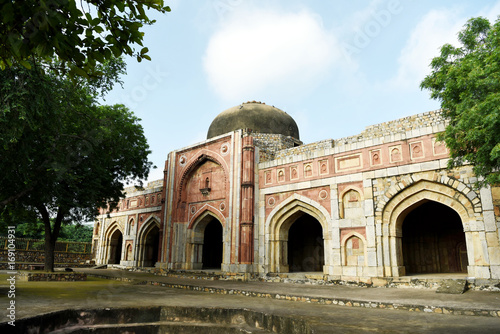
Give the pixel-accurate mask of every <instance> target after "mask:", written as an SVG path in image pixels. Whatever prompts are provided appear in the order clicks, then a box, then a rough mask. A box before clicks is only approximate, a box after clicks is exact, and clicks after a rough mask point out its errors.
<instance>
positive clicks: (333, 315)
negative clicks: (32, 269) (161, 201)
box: [0, 269, 500, 333]
mask: <svg viewBox="0 0 500 334" xmlns="http://www.w3.org/2000/svg"><path fill="white" fill-rule="evenodd" d="M84 271H85V272H87V274H88V275H89V278H88V280H87V281H86V282H17V283H16V284H17V285H16V312H17V313H16V316H17V320H19V319H21V318H25V317H31V316H34V315H39V314H44V313H49V312H53V311H58V310H65V309H89V308H92V309H95V308H119V307H146V306H147V307H150V306H188V307H218V308H246V309H250V310H253V311H258V312H264V313H272V314H275V315H280V316H287V317H298V318H301V319H304V320H305V321H307V322H308V323H309V324H310V325H311V327H312V328H313V329H314V330H315V332H317V333H354V332H356V333H360V332H361V333H371V332H380V333H391V332H392V333H396V332H398V333H401V332H405V333H429V332H430V333H432V332H435V333H465V332H467V333H485V332H490V333H493V332H495V331H497V330H498V328H500V317H498V316H497V317H493V316H491V314H486V313H485V314H484V315H483V316H480V315H479V316H477V315H476V316H472V315H467V314H474V312H475V311H478V310H489V312H500V293H499V292H484V291H468V292H466V293H465V294H462V295H445V294H436V293H435V291H433V290H417V289H387V288H359V287H345V286H337V287H327V286H312V285H304V284H289V283H263V282H235V281H209V280H193V279H182V278H171V277H161V276H155V275H152V274H147V273H136V272H128V271H122V270H113V269H101V270H93V269H85V270H84ZM0 274H1V273H0ZM97 274H98V275H99V276H101V277H108V278H111V279H104V278H96V277H94V276H92V275H97ZM1 278H2V280H1V282H2V283H1V285H0V287H2V288H4V289H5V288H6V286H7V281H6V275H2V276H1ZM118 279H120V280H118ZM162 284H164V285H165V286H168V284H172V285H171V286H174V285H176V287H177V288H169V287H163V286H162ZM185 286H191V287H198V289H199V290H200V291H194V289H187V288H185ZM217 289H218V290H217ZM205 291H208V292H205ZM215 291H219V293H216V292H215ZM222 291H227V293H224V292H222ZM229 291H232V293H230V292H229ZM238 291H246V292H247V294H239V293H238ZM252 293H254V294H252ZM267 293H273V294H281V295H283V296H287V295H297V296H299V295H302V296H304V297H305V296H308V298H309V301H307V300H306V299H303V300H302V301H301V299H295V300H296V301H293V299H290V300H286V299H285V300H278V299H276V298H267V297H266V296H265V295H266V294H267ZM252 295H255V296H258V295H260V297H251V296H252ZM322 298H323V300H328V298H331V300H335V299H337V300H340V299H343V300H349V299H350V300H352V303H351V304H345V305H344V306H340V305H334V304H333V303H332V304H330V305H328V304H326V303H325V304H321V303H319V302H314V300H316V299H317V300H318V301H319V300H321V299H322ZM0 301H1V303H2V304H3V305H6V303H7V302H8V299H7V298H6V296H5V294H2V297H0ZM356 301H357V302H358V303H366V302H372V303H374V305H375V303H376V302H379V303H381V302H384V303H388V304H389V303H390V304H393V305H395V306H396V308H397V305H404V304H413V305H427V307H428V308H427V309H425V308H422V309H418V307H416V308H415V309H412V310H407V309H392V310H388V309H381V308H376V307H366V306H365V307H355V306H356V305H354V303H356ZM346 305H350V306H351V307H349V306H346ZM432 307H434V309H433V310H434V311H430V310H431V309H432ZM446 307H448V308H450V309H463V310H464V314H463V315H453V314H438V313H439V312H435V310H436V309H438V308H441V310H443V309H446ZM426 310H427V311H426ZM467 310H468V311H469V312H470V313H467ZM479 314H480V313H479ZM5 320H6V319H4V320H3V321H5ZM14 333H15V332H14Z"/></svg>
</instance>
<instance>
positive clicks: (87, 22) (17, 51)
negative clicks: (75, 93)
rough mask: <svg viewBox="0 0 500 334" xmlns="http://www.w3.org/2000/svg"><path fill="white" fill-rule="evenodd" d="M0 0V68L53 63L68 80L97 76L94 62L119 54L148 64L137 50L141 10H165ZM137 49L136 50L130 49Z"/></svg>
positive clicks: (146, 4) (132, 1)
mask: <svg viewBox="0 0 500 334" xmlns="http://www.w3.org/2000/svg"><path fill="white" fill-rule="evenodd" d="M78 4H80V5H81V8H78V6H77V1H74V0H45V1H43V0H24V1H14V0H2V1H1V2H0V13H1V15H0V17H1V20H0V68H1V69H5V68H7V67H10V66H12V65H15V64H21V65H22V66H24V67H26V68H31V66H32V65H33V62H34V61H36V62H38V63H40V62H41V64H44V63H46V62H47V61H49V62H50V61H51V59H57V60H58V61H59V62H60V63H62V64H63V65H64V66H63V67H61V68H60V69H62V70H69V75H70V76H71V77H73V76H84V77H87V76H89V75H90V76H94V75H100V73H99V71H98V70H96V64H99V63H101V64H102V63H104V62H105V61H106V60H109V59H111V58H113V57H120V56H121V55H129V56H135V57H136V58H137V60H138V61H141V60H143V59H148V60H150V57H149V55H148V48H147V47H142V46H143V43H142V42H143V37H144V32H143V31H142V30H141V29H142V27H143V26H144V25H150V24H153V23H154V22H155V20H152V19H150V18H149V17H148V15H147V12H146V11H147V10H154V11H158V12H160V13H166V12H169V11H170V7H168V6H164V4H163V0H142V1H141V0H106V1H103V0H85V1H78ZM136 45H137V46H141V50H140V51H136V50H135V49H134V46H136Z"/></svg>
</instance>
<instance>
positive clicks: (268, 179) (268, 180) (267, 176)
mask: <svg viewBox="0 0 500 334" xmlns="http://www.w3.org/2000/svg"><path fill="white" fill-rule="evenodd" d="M264 179H265V180H264V182H265V184H271V183H272V178H271V171H267V172H265V173H264Z"/></svg>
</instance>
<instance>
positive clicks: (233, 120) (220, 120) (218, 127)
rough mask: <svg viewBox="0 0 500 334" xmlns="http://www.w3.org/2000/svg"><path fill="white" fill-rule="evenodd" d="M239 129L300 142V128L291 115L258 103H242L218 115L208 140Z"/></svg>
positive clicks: (211, 126)
mask: <svg viewBox="0 0 500 334" xmlns="http://www.w3.org/2000/svg"><path fill="white" fill-rule="evenodd" d="M238 129H251V130H252V131H253V132H257V133H270V134H281V135H285V136H290V137H293V138H295V139H298V140H300V138H299V128H298V127H297V123H295V121H294V120H293V118H292V117H291V116H290V115H288V114H287V113H286V112H284V111H283V110H280V109H278V108H275V107H273V106H269V105H267V104H265V103H262V102H256V101H251V102H245V103H242V104H241V105H239V106H236V107H232V108H229V109H227V110H224V111H223V112H221V113H220V114H219V115H217V117H215V119H214V120H213V121H212V124H210V128H208V134H207V139H210V138H213V137H216V136H219V135H222V134H224V133H228V132H231V131H234V130H238Z"/></svg>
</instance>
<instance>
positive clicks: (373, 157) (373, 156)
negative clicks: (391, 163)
mask: <svg viewBox="0 0 500 334" xmlns="http://www.w3.org/2000/svg"><path fill="white" fill-rule="evenodd" d="M370 165H371V166H380V165H382V154H381V150H372V151H370Z"/></svg>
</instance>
